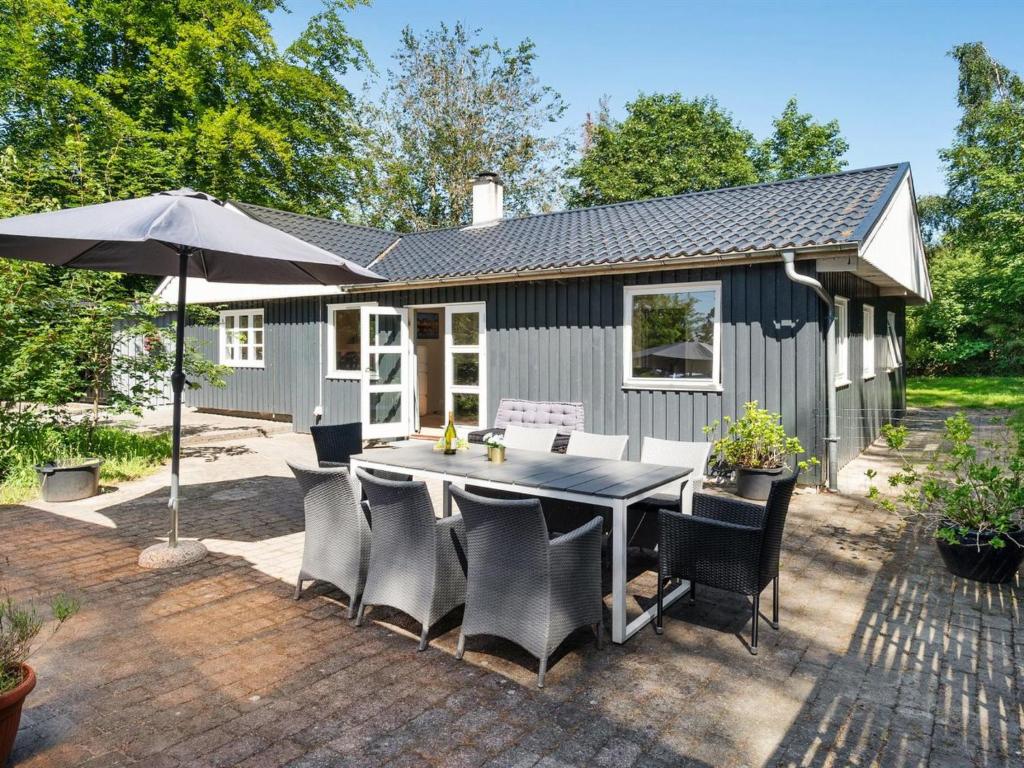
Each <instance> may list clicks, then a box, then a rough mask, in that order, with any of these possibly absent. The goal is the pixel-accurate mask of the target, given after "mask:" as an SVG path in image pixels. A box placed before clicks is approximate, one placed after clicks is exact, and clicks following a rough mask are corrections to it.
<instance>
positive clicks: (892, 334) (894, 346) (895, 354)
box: [885, 312, 903, 373]
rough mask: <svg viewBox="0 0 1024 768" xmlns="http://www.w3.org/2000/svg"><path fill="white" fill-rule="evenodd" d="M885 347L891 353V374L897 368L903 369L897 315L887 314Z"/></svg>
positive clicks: (889, 366)
mask: <svg viewBox="0 0 1024 768" xmlns="http://www.w3.org/2000/svg"><path fill="white" fill-rule="evenodd" d="M885 345H886V350H887V351H888V353H889V359H888V361H887V363H888V369H887V370H888V371H889V372H890V373H891V372H892V371H895V370H896V369H897V368H902V367H903V355H902V353H901V352H900V341H899V337H898V336H897V335H896V313H895V312H887V313H886V315H885Z"/></svg>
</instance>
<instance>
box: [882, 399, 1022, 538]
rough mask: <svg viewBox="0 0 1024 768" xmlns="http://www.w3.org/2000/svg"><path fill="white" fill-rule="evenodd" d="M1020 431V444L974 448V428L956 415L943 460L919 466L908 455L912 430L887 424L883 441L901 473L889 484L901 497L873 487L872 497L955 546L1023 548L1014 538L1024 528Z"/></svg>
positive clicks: (948, 421)
mask: <svg viewBox="0 0 1024 768" xmlns="http://www.w3.org/2000/svg"><path fill="white" fill-rule="evenodd" d="M1017 432H1018V434H1017V438H1016V440H1010V441H1006V440H1003V441H998V442H997V441H985V442H984V443H982V444H981V445H980V446H979V445H975V444H974V440H973V438H974V429H973V427H972V426H971V424H970V422H969V421H968V420H967V417H966V416H964V414H963V413H962V412H961V413H957V414H956V415H955V416H950V417H949V418H948V419H946V421H945V426H944V433H943V438H944V444H943V453H942V456H941V457H940V459H939V460H938V461H936V462H934V463H932V464H928V465H915V464H914V463H913V462H912V461H911V460H910V459H909V458H908V457H907V454H906V441H907V437H908V435H909V431H908V430H907V428H906V427H905V426H899V427H897V426H893V425H891V424H887V425H885V426H884V427H883V428H882V437H883V438H884V439H885V442H886V445H887V446H888V448H889V449H890V450H891V451H893V452H894V453H895V454H896V456H897V457H898V458H899V460H900V470H899V471H898V472H896V473H894V474H893V475H892V476H890V478H889V485H890V486H891V487H892V488H893V489H894V490H896V491H898V495H897V496H896V498H891V497H885V496H883V495H882V493H881V491H880V490H879V488H878V487H877V486H876V485H874V484H873V483H872V484H871V485H870V486H869V488H868V498H871V499H873V500H875V501H877V502H878V503H879V504H880V506H882V507H884V508H886V509H888V510H890V511H893V512H898V513H899V514H901V515H903V516H905V517H907V518H909V519H915V520H918V521H920V522H923V523H924V524H925V525H927V526H928V527H929V528H930V529H931V530H932V532H933V533H934V535H935V536H936V537H937V538H940V539H942V540H944V541H946V542H948V543H950V544H956V543H960V542H963V541H965V540H968V541H970V542H971V543H973V544H975V545H976V546H978V547H979V548H980V547H982V546H992V547H994V548H997V549H998V548H1002V547H1004V546H1006V543H1007V541H1014V542H1016V543H1017V544H1018V545H1021V546H1024V537H1022V540H1020V541H1018V540H1017V538H1015V535H1017V533H1018V532H1019V531H1020V530H1021V528H1022V527H1024V451H1022V446H1024V443H1022V440H1021V434H1020V431H1019V430H1017ZM867 476H868V479H869V480H874V478H875V477H876V476H877V474H876V473H875V472H873V471H869V472H868V473H867ZM975 533H980V534H983V536H975V535H973V534H975ZM989 537H990V538H989Z"/></svg>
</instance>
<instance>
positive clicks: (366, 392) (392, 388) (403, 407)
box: [359, 306, 416, 440]
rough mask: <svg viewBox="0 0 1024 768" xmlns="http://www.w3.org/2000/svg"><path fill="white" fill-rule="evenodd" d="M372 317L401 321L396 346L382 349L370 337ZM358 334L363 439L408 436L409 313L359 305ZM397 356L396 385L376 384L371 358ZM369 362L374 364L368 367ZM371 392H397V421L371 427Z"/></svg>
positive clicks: (395, 309)
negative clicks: (397, 377) (398, 319)
mask: <svg viewBox="0 0 1024 768" xmlns="http://www.w3.org/2000/svg"><path fill="white" fill-rule="evenodd" d="M372 315H378V316H391V317H396V316H397V317H398V318H400V325H401V330H400V333H399V341H398V343H397V344H389V345H385V346H381V345H378V344H376V343H371V342H375V341H376V339H371V338H370V317H371V316H372ZM359 333H360V337H361V338H360V340H361V342H362V344H361V345H360V346H361V352H360V368H361V369H362V377H361V378H362V380H361V387H360V389H361V392H360V400H361V408H360V415H361V419H362V422H363V439H364V440H373V439H382V438H389V437H408V436H409V433H410V430H411V425H412V420H411V414H412V412H411V410H410V404H409V401H410V393H411V392H412V391H413V387H412V384H411V383H410V380H411V377H412V376H415V375H416V372H415V370H412V371H411V372H410V364H411V362H412V354H411V351H410V343H409V313H408V310H407V309H406V308H404V307H379V306H362V307H360V308H359ZM382 353H384V354H400V355H401V361H400V363H399V365H400V366H401V368H400V378H401V381H400V382H399V383H398V384H377V383H374V382H375V380H376V372H377V366H376V358H374V360H373V361H371V358H370V356H371V355H379V354H382ZM371 362H372V363H373V364H371ZM374 392H397V393H399V403H400V405H399V409H400V413H399V419H398V421H395V422H390V423H387V424H372V423H371V422H370V395H371V394H372V393H374Z"/></svg>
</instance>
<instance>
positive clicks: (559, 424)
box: [494, 397, 584, 435]
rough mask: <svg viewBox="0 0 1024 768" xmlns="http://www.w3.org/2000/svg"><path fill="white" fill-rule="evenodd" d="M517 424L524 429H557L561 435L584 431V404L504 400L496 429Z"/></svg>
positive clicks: (496, 420)
mask: <svg viewBox="0 0 1024 768" xmlns="http://www.w3.org/2000/svg"><path fill="white" fill-rule="evenodd" d="M510 424H515V425H518V426H523V427H555V428H556V429H557V430H558V432H559V433H560V434H564V435H568V434H569V433H570V432H573V431H576V430H582V429H583V427H584V422H583V403H559V402H552V401H544V400H515V399H512V398H508V397H506V398H502V400H501V402H499V403H498V413H497V414H496V415H495V417H494V426H495V427H507V426H509V425H510Z"/></svg>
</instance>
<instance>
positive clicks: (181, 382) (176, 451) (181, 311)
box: [167, 245, 192, 548]
mask: <svg viewBox="0 0 1024 768" xmlns="http://www.w3.org/2000/svg"><path fill="white" fill-rule="evenodd" d="M191 250H192V249H191V248H189V247H187V246H184V245H183V246H181V247H180V248H179V249H178V256H179V258H180V265H179V269H178V319H177V324H176V326H175V329H174V337H175V338H174V373H172V374H171V390H172V391H173V392H174V417H173V423H174V425H173V428H172V430H173V431H172V432H171V498H170V501H168V503H167V506H168V507H170V510H171V530H170V533H169V534H168V536H167V545H168V546H169V547H172V548H173V547H177V546H178V473H179V465H180V458H181V393H182V392H183V391H184V389H185V372H184V370H183V368H184V361H185V286H186V283H187V282H188V259H189V255H190V253H191Z"/></svg>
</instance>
